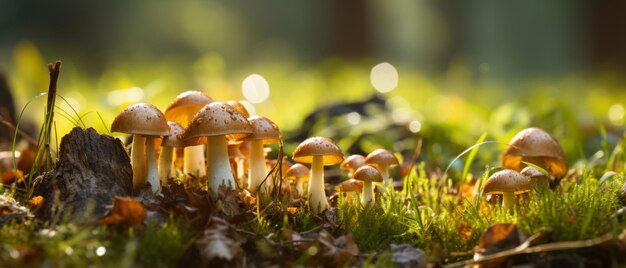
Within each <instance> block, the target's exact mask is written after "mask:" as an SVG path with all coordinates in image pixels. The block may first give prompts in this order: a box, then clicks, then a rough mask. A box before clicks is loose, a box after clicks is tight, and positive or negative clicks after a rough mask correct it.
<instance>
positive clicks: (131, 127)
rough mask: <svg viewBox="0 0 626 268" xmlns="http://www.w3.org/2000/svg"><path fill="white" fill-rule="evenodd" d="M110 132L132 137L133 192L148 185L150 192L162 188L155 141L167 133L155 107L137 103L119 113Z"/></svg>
mask: <svg viewBox="0 0 626 268" xmlns="http://www.w3.org/2000/svg"><path fill="white" fill-rule="evenodd" d="M111 131H112V132H122V133H127V134H133V144H132V149H131V158H130V163H131V166H132V167H133V190H134V191H135V192H137V191H139V189H141V187H143V185H144V184H145V183H146V180H147V181H148V182H149V183H150V186H151V187H152V191H153V192H157V191H159V190H160V189H161V184H160V183H159V175H158V171H157V163H156V154H155V152H154V147H155V145H154V140H155V138H157V137H159V136H165V135H168V134H169V133H170V127H169V126H168V125H167V121H166V120H165V116H163V113H162V112H161V111H160V110H159V109H158V108H157V107H155V106H154V105H152V104H148V103H137V104H134V105H131V106H129V107H128V108H126V109H125V110H124V111H122V112H121V113H120V114H118V115H117V116H116V117H115V119H114V120H113V123H112V124H111Z"/></svg>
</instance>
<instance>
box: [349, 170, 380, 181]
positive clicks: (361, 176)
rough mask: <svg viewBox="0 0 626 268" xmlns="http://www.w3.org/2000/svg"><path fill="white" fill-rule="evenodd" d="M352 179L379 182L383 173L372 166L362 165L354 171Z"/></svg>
mask: <svg viewBox="0 0 626 268" xmlns="http://www.w3.org/2000/svg"><path fill="white" fill-rule="evenodd" d="M354 179H355V180H359V181H371V182H381V181H383V175H381V174H380V172H379V171H378V169H376V168H375V167H372V166H362V167H360V168H358V169H357V170H356V171H355V172H354Z"/></svg>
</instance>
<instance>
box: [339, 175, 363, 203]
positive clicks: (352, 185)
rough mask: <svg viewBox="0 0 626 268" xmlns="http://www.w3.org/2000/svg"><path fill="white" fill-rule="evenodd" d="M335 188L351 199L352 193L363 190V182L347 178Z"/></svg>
mask: <svg viewBox="0 0 626 268" xmlns="http://www.w3.org/2000/svg"><path fill="white" fill-rule="evenodd" d="M336 190H337V191H338V192H341V193H345V194H346V198H347V199H348V200H351V199H352V196H353V193H355V192H356V193H360V192H362V191H363V182H362V181H359V180H355V179H348V180H345V181H343V182H342V183H340V184H339V186H337V188H336Z"/></svg>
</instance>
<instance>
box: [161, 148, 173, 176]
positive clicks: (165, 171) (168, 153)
mask: <svg viewBox="0 0 626 268" xmlns="http://www.w3.org/2000/svg"><path fill="white" fill-rule="evenodd" d="M173 160H174V147H161V154H160V155H159V179H160V180H161V183H163V184H166V183H167V179H169V178H170V177H173V176H172V173H173V171H174V161H173Z"/></svg>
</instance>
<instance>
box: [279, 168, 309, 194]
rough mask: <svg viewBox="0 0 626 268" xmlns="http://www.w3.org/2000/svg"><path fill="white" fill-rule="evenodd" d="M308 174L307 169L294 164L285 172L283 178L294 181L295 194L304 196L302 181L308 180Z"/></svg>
mask: <svg viewBox="0 0 626 268" xmlns="http://www.w3.org/2000/svg"><path fill="white" fill-rule="evenodd" d="M309 174H310V170H309V168H307V167H306V166H305V165H303V164H294V165H293V166H291V167H290V168H289V170H287V173H286V174H285V177H286V178H288V179H293V180H295V181H296V194H297V195H298V196H302V195H304V187H303V186H304V181H305V180H307V179H308V177H309Z"/></svg>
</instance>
